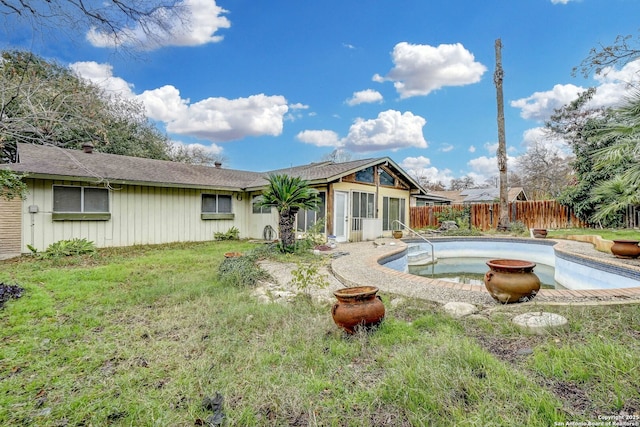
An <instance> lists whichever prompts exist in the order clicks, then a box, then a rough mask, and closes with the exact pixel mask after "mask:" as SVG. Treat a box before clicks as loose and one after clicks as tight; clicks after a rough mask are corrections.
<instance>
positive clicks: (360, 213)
mask: <svg viewBox="0 0 640 427" xmlns="http://www.w3.org/2000/svg"><path fill="white" fill-rule="evenodd" d="M375 197H376V195H375V194H373V193H361V192H359V191H354V192H353V194H352V197H351V216H352V217H353V218H354V219H355V218H374V217H375Z"/></svg>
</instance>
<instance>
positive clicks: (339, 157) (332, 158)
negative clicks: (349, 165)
mask: <svg viewBox="0 0 640 427" xmlns="http://www.w3.org/2000/svg"><path fill="white" fill-rule="evenodd" d="M352 157H353V156H352V155H351V153H349V152H348V151H346V150H343V149H342V148H336V149H335V150H333V151H332V152H331V153H329V154H326V155H324V156H322V160H323V161H325V162H326V161H328V162H333V163H345V162H350V161H351V160H353V159H352Z"/></svg>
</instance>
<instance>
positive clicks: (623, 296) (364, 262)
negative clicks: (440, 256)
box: [331, 237, 640, 305]
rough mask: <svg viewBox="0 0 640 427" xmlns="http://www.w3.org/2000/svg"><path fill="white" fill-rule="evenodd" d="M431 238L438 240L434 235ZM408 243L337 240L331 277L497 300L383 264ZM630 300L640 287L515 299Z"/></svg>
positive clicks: (570, 249) (587, 253)
mask: <svg viewBox="0 0 640 427" xmlns="http://www.w3.org/2000/svg"><path fill="white" fill-rule="evenodd" d="M430 239H431V238H430ZM469 239H473V238H472V237H470V238H469ZM507 239H508V238H507ZM432 240H433V241H437V238H433V239H432ZM547 240H548V241H553V242H557V243H556V245H555V246H554V248H555V249H556V251H559V252H563V253H566V254H570V255H572V256H576V257H580V258H582V259H584V260H587V261H588V260H594V261H598V262H601V263H605V264H608V265H611V266H614V267H618V268H624V269H629V270H634V271H637V272H640V260H638V259H631V260H625V259H619V258H616V257H614V256H613V255H611V254H609V253H604V252H600V251H598V250H596V249H595V248H594V247H593V245H592V244H590V243H583V242H577V241H571V240H552V239H547ZM406 246H407V244H406V243H405V242H403V241H402V240H395V239H391V238H388V239H387V238H381V239H377V240H375V241H369V242H358V243H341V244H339V245H338V248H337V249H335V251H336V252H337V253H339V254H342V256H338V257H336V258H335V259H333V260H332V262H331V269H332V272H333V274H334V275H335V277H336V278H337V279H338V280H339V281H340V282H342V283H343V284H344V285H345V286H363V285H372V286H376V287H378V288H379V289H380V292H381V293H384V292H389V293H393V294H397V295H402V296H407V297H414V298H420V299H425V300H429V301H435V302H438V303H441V304H446V303H448V302H452V301H456V302H467V303H471V304H475V305H496V304H497V303H496V302H495V301H494V300H493V298H491V296H490V295H489V293H488V292H487V290H486V289H485V287H484V286H478V285H465V284H460V283H451V282H446V281H443V280H438V279H430V278H428V277H422V276H416V275H413V274H409V273H403V272H400V271H396V270H393V269H391V268H387V267H385V266H383V265H381V264H380V263H379V261H380V260H382V259H385V258H388V257H390V256H392V255H394V254H398V253H400V252H403V251H404V250H405V249H406ZM628 303H640V287H634V288H619V289H597V290H555V289H541V290H540V292H539V293H538V294H537V295H536V297H535V298H534V299H533V300H532V301H531V302H527V303H520V304H519V305H522V304H528V305H537V304H547V305H557V304H628Z"/></svg>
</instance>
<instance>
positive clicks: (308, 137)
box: [296, 130, 342, 147]
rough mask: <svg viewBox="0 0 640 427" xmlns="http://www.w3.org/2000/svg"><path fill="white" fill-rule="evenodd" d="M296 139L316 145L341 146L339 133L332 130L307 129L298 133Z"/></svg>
mask: <svg viewBox="0 0 640 427" xmlns="http://www.w3.org/2000/svg"><path fill="white" fill-rule="evenodd" d="M296 139H297V140H298V141H300V142H304V143H305V144H311V145H315V146H316V147H341V146H342V142H341V141H340V138H339V137H338V134H337V133H335V132H334V131H332V130H305V131H302V132H300V133H298V134H297V135H296Z"/></svg>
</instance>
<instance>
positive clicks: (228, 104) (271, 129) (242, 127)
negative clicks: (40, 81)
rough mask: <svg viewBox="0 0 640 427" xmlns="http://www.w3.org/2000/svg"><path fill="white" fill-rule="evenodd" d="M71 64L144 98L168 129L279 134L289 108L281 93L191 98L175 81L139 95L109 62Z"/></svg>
mask: <svg viewBox="0 0 640 427" xmlns="http://www.w3.org/2000/svg"><path fill="white" fill-rule="evenodd" d="M71 68H72V69H73V70H74V71H75V72H76V73H77V74H78V75H79V76H80V77H82V78H85V79H87V80H89V81H91V82H93V83H95V84H97V85H98V86H100V87H102V88H104V89H105V90H106V91H107V92H108V93H118V94H120V95H122V96H124V97H125V98H134V99H136V100H138V101H140V102H142V104H143V105H144V107H145V109H146V113H147V116H148V117H149V118H151V119H153V120H158V121H160V122H163V123H164V124H165V126H166V130H167V132H170V133H176V134H181V135H190V136H195V137H197V138H202V139H206V140H209V141H212V142H226V141H232V140H238V139H242V138H245V137H247V136H262V135H271V136H278V135H280V134H281V133H282V129H283V123H284V119H285V115H286V114H287V111H289V109H290V107H289V106H288V105H287V100H286V99H285V98H284V97H283V96H280V95H274V96H267V95H265V94H258V95H252V96H249V97H246V98H236V99H227V98H206V99H203V100H201V101H198V102H191V100H189V99H188V98H186V99H185V98H182V96H181V95H180V91H179V90H178V89H177V88H175V87H174V86H172V85H166V86H162V87H160V88H157V89H153V90H146V91H144V92H143V93H141V94H139V95H136V94H135V93H134V92H133V85H130V84H128V83H127V82H126V81H125V80H123V79H121V78H119V77H114V76H113V69H112V67H111V66H110V65H108V64H98V63H96V62H78V63H75V64H72V65H71ZM291 108H292V109H293V110H304V109H306V108H308V106H306V105H303V104H293V105H292V107H291Z"/></svg>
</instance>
